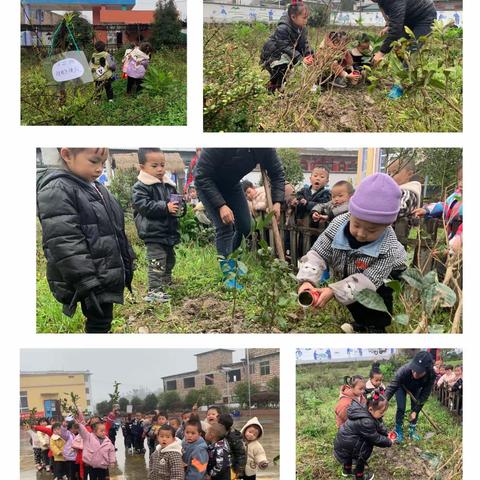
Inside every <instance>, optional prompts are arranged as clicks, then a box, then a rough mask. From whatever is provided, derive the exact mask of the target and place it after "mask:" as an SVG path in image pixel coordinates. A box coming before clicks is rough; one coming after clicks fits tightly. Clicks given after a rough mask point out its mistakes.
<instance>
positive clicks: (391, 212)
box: [349, 173, 402, 225]
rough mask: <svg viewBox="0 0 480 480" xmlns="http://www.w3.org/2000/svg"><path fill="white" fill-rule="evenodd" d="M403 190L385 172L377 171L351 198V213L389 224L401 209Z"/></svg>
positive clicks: (365, 218) (358, 216) (365, 219)
mask: <svg viewBox="0 0 480 480" xmlns="http://www.w3.org/2000/svg"><path fill="white" fill-rule="evenodd" d="M401 197H402V191H401V190H400V187H399V186H398V185H397V184H396V182H395V181H394V180H393V179H392V178H390V177H389V176H388V175H385V174H384V173H375V174H374V175H371V176H370V177H367V178H366V179H365V180H363V182H362V183H360V185H359V186H358V188H357V189H356V190H355V193H354V194H353V196H352V198H351V199H350V204H349V210H350V214H351V215H353V216H354V217H356V218H358V219H359V220H364V221H365V222H371V223H378V224H382V225H389V224H391V223H393V222H394V221H395V220H396V219H397V216H398V212H399V210H400V199H401Z"/></svg>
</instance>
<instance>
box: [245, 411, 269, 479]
mask: <svg viewBox="0 0 480 480" xmlns="http://www.w3.org/2000/svg"><path fill="white" fill-rule="evenodd" d="M241 433H242V435H243V438H244V439H245V443H246V448H245V451H246V455H247V463H246V465H245V475H244V476H243V478H244V479H245V480H255V479H256V478H257V468H260V469H261V470H264V469H265V468H267V467H268V460H267V455H266V454H265V450H264V449H263V447H262V444H261V443H260V442H259V440H260V438H261V437H262V435H263V427H262V425H261V424H260V422H259V421H258V418H257V417H253V418H251V419H250V420H249V421H248V422H247V423H246V424H245V425H244V426H243V428H242V430H241Z"/></svg>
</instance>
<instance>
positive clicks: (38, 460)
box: [25, 423, 43, 472]
mask: <svg viewBox="0 0 480 480" xmlns="http://www.w3.org/2000/svg"><path fill="white" fill-rule="evenodd" d="M25 429H26V431H27V433H28V436H29V437H30V444H31V445H32V449H33V460H34V462H35V468H36V469H37V470H38V471H39V472H40V471H41V470H43V465H42V443H41V441H40V437H39V436H38V432H36V431H35V430H32V427H31V426H30V424H28V423H26V424H25Z"/></svg>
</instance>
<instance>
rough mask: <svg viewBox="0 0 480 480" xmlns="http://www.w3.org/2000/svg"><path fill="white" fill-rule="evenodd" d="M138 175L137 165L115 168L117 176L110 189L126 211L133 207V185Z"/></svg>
mask: <svg viewBox="0 0 480 480" xmlns="http://www.w3.org/2000/svg"><path fill="white" fill-rule="evenodd" d="M137 177H138V170H137V169H136V168H135V167H132V168H127V169H125V170H121V169H119V168H117V169H115V176H114V177H113V180H112V182H111V184H110V187H109V189H110V191H111V192H112V194H113V195H114V196H115V198H116V199H117V200H118V202H119V203H120V206H121V207H122V208H123V210H125V211H127V210H130V209H131V207H132V187H133V185H134V184H135V183H136V181H137Z"/></svg>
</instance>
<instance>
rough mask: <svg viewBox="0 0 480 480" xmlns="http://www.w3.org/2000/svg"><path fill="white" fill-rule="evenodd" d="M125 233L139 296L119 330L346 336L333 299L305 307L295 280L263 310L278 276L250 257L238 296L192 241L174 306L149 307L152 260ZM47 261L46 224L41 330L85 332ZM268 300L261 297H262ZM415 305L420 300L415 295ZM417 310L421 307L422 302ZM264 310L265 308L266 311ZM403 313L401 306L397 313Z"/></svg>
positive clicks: (344, 315)
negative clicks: (68, 312) (62, 300)
mask: <svg viewBox="0 0 480 480" xmlns="http://www.w3.org/2000/svg"><path fill="white" fill-rule="evenodd" d="M126 231H127V236H128V238H129V239H130V241H131V243H132V245H133V248H134V250H135V252H136V255H137V268H136V271H135V276H134V281H133V295H132V294H130V293H129V292H126V301H125V304H124V305H116V306H115V307H114V312H115V315H114V318H115V320H114V323H113V331H114V332H117V333H131V332H138V331H148V332H158V333H205V332H219V333H220V332H222V333H264V332H268V333H270V332H274V333H275V332H276V333H280V332H302V333H341V329H340V326H341V325H342V324H343V323H344V322H347V321H350V320H351V317H350V313H349V312H348V310H347V309H346V308H344V307H342V306H340V305H339V304H338V303H337V302H335V301H332V302H330V303H329V304H328V305H327V307H326V308H325V309H324V310H311V309H306V310H304V309H302V308H301V307H300V306H299V305H298V304H297V301H296V296H295V292H296V283H295V281H294V280H293V279H291V278H289V279H288V282H287V287H285V289H284V290H283V291H281V292H280V295H279V296H278V298H277V300H275V301H274V315H273V317H274V318H273V319H272V315H270V314H268V315H267V314H266V312H265V311H264V310H262V307H260V305H262V304H263V305H264V303H262V302H261V300H262V299H263V297H265V296H268V295H269V293H270V292H271V290H272V289H273V288H277V287H278V285H277V280H275V277H274V276H273V273H272V271H266V270H265V269H264V268H263V267H262V266H261V264H260V262H259V260H258V257H257V256H256V255H255V254H253V253H251V252H247V253H245V254H244V255H243V261H244V262H245V263H246V265H247V267H248V273H247V276H246V277H244V278H243V279H242V284H243V285H244V286H245V288H244V289H243V290H242V291H240V292H238V293H237V295H236V297H237V298H236V309H235V312H233V300H234V296H233V295H234V294H233V293H232V292H231V291H227V290H226V289H225V288H224V286H223V284H222V280H221V273H220V269H219V267H218V262H217V259H216V251H215V248H214V246H213V245H212V244H207V245H206V246H199V245H198V244H196V243H194V242H187V243H182V244H180V245H179V246H178V247H177V249H176V252H177V263H176V266H175V269H174V271H173V278H174V285H173V286H172V288H171V289H170V291H169V293H170V294H171V295H172V301H171V303H169V304H163V305H151V304H147V303H145V302H144V301H143V300H142V298H143V297H144V296H145V294H146V291H147V261H146V256H145V248H144V246H143V244H142V242H141V241H140V240H139V239H138V236H137V232H136V229H135V226H134V224H133V222H132V221H131V220H130V221H127V225H126ZM45 269H46V263H45V258H44V255H43V251H42V246H41V233H40V227H39V228H38V237H37V331H38V332H39V333H67V332H68V333H79V332H82V331H83V323H84V322H83V319H82V315H81V314H80V313H78V312H77V314H76V315H75V316H74V317H73V318H72V319H70V318H68V317H65V316H64V315H62V312H61V305H59V304H58V302H56V301H55V299H54V298H53V296H52V294H51V293H50V291H49V288H48V283H47V280H46V276H45ZM260 297H262V298H260ZM411 302H412V303H413V302H415V299H414V298H412V299H411ZM417 305H418V302H417ZM263 308H266V307H265V306H264V307H263ZM401 311H404V307H403V305H401V304H400V303H398V302H397V303H396V305H395V313H399V312H401ZM420 314H421V308H420V306H417V307H416V310H415V311H413V312H412V313H411V319H412V321H411V325H409V326H404V325H400V324H392V326H390V327H389V332H391V333H407V332H411V331H412V330H413V329H414V328H415V327H416V320H417V319H418V318H420ZM451 317H452V313H451V312H450V310H445V309H442V310H440V312H438V313H435V314H434V316H433V317H432V318H431V320H430V321H431V324H440V325H443V326H444V327H445V330H448V329H449V327H450V326H451Z"/></svg>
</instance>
